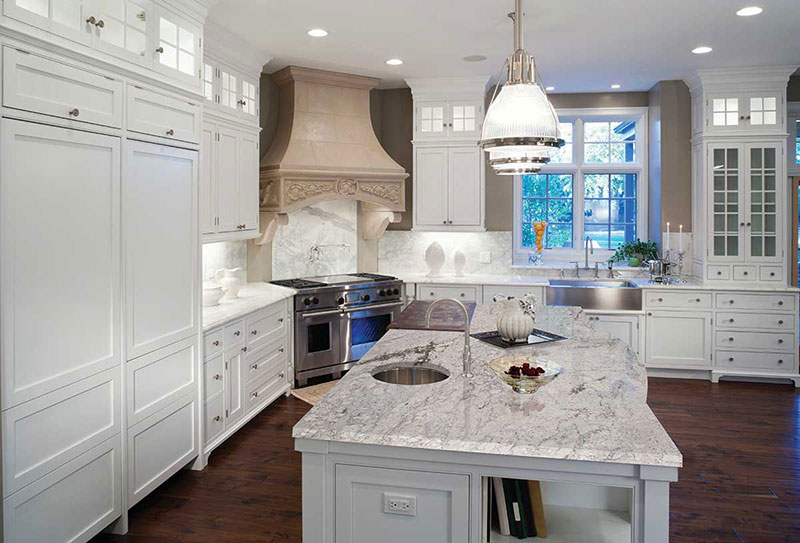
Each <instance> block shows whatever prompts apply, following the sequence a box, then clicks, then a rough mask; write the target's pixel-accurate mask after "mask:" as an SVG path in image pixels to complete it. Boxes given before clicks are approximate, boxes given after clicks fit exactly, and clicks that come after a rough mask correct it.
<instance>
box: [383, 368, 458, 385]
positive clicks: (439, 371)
mask: <svg viewBox="0 0 800 543" xmlns="http://www.w3.org/2000/svg"><path fill="white" fill-rule="evenodd" d="M372 376H373V377H374V378H375V379H377V380H378V381H383V382H384V383H389V384H392V385H429V384H431V383H438V382H439V381H444V380H445V379H447V378H448V377H450V374H449V373H448V372H447V370H445V369H444V368H437V367H434V366H409V365H394V366H383V367H381V368H378V370H377V371H376V372H375V373H373V374H372Z"/></svg>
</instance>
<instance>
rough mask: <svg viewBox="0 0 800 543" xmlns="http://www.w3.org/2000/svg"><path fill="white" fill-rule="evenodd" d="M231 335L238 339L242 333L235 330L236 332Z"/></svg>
mask: <svg viewBox="0 0 800 543" xmlns="http://www.w3.org/2000/svg"><path fill="white" fill-rule="evenodd" d="M233 335H234V336H236V337H239V336H241V335H242V333H241V332H240V331H239V330H236V331H235V332H234V333H233Z"/></svg>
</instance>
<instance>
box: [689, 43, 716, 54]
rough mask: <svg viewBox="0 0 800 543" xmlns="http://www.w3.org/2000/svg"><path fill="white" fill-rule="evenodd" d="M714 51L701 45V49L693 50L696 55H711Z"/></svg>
mask: <svg viewBox="0 0 800 543" xmlns="http://www.w3.org/2000/svg"><path fill="white" fill-rule="evenodd" d="M711 51H713V49H712V48H710V47H708V46H707V45H701V46H700V47H695V48H694V49H692V53H694V54H695V55H705V54H706V53H710V52H711Z"/></svg>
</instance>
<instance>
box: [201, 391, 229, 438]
mask: <svg viewBox="0 0 800 543" xmlns="http://www.w3.org/2000/svg"><path fill="white" fill-rule="evenodd" d="M205 408H206V412H205V423H206V443H209V442H211V440H213V439H214V438H215V437H217V436H218V435H219V434H220V432H222V430H223V429H224V428H225V400H224V398H223V396H222V394H220V395H218V396H217V397H216V398H214V399H213V400H210V401H209V402H207V403H206V406H205Z"/></svg>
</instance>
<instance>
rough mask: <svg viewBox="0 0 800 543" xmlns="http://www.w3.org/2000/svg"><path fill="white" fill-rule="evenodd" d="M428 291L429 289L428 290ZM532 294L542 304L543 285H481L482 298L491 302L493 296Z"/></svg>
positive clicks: (518, 296)
mask: <svg viewBox="0 0 800 543" xmlns="http://www.w3.org/2000/svg"><path fill="white" fill-rule="evenodd" d="M429 292H430V291H429ZM528 293H530V294H533V296H534V297H535V298H536V301H537V302H538V303H540V304H542V305H544V287H543V286H535V287H523V286H519V285H485V286H484V287H483V299H484V300H486V302H487V303H488V302H491V301H492V299H493V298H494V297H495V296H498V295H500V296H505V297H507V298H508V297H511V298H522V297H523V296H524V295H526V294H528Z"/></svg>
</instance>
